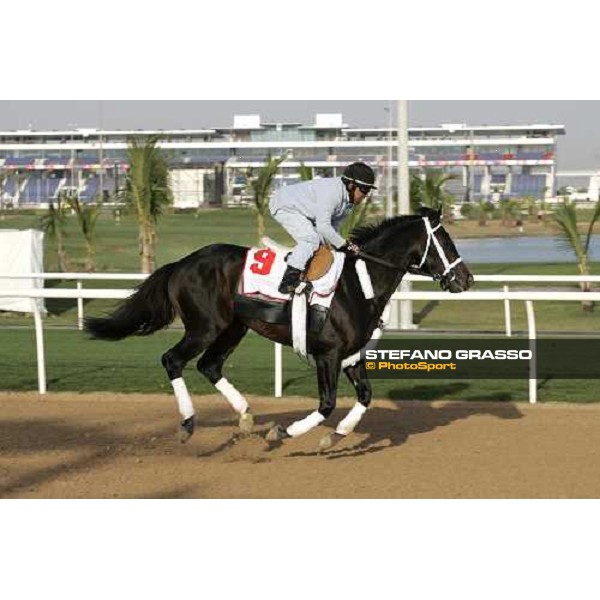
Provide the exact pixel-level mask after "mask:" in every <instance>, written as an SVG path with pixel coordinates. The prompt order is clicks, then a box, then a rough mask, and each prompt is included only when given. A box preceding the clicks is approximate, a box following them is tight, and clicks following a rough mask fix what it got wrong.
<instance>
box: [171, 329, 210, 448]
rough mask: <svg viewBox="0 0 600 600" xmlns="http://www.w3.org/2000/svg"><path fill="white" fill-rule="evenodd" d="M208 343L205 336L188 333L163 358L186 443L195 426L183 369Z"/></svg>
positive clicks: (182, 436)
mask: <svg viewBox="0 0 600 600" xmlns="http://www.w3.org/2000/svg"><path fill="white" fill-rule="evenodd" d="M206 343H207V340H206V337H205V336H200V335H198V334H194V333H190V332H188V331H186V333H185V335H184V336H183V338H182V339H181V340H180V341H179V342H178V343H177V344H176V345H175V346H173V348H171V349H170V350H167V352H165V353H164V354H163V356H162V365H163V367H164V368H165V370H166V372H167V375H168V377H169V380H170V381H171V385H172V386H173V391H174V392H175V398H176V399H177V406H178V407H179V413H180V414H181V417H182V418H183V421H182V423H181V441H182V442H186V441H187V440H188V439H189V438H190V437H191V435H192V434H193V433H194V425H195V423H194V421H195V419H194V415H195V411H194V405H193V404H192V399H191V397H190V394H189V392H188V389H187V386H186V384H185V381H184V380H183V377H182V374H183V369H184V367H185V365H186V364H187V363H188V362H189V361H190V360H192V358H194V357H195V356H197V355H198V354H199V353H200V352H201V351H202V348H204V347H205V346H206Z"/></svg>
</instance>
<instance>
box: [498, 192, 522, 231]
mask: <svg viewBox="0 0 600 600" xmlns="http://www.w3.org/2000/svg"><path fill="white" fill-rule="evenodd" d="M518 213H519V203H518V202H517V201H516V200H512V199H509V198H506V199H504V200H500V218H501V219H502V226H503V227H510V224H511V220H512V219H516V217H517V215H518Z"/></svg>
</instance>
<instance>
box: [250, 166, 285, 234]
mask: <svg viewBox="0 0 600 600" xmlns="http://www.w3.org/2000/svg"><path fill="white" fill-rule="evenodd" d="M285 159H286V157H285V156H280V157H277V158H271V157H270V156H269V157H267V162H266V163H265V165H264V166H263V167H261V168H260V169H259V170H258V175H256V176H255V177H252V173H251V172H250V173H249V174H248V180H249V182H250V187H251V188H252V200H253V202H254V208H255V209H256V230H257V233H258V240H259V243H260V240H261V239H262V237H263V236H264V235H265V217H266V215H267V212H268V210H269V195H270V193H271V187H272V185H273V181H274V179H275V175H276V174H277V170H278V169H279V165H280V164H281V163H282V162H283V161H284V160H285Z"/></svg>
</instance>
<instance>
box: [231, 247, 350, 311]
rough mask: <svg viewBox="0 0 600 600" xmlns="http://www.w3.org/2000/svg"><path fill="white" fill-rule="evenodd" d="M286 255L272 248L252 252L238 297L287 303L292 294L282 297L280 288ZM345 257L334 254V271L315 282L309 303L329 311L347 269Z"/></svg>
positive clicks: (241, 281) (248, 254)
mask: <svg viewBox="0 0 600 600" xmlns="http://www.w3.org/2000/svg"><path fill="white" fill-rule="evenodd" d="M287 253H288V252H287V251H286V252H279V251H275V250H273V249H271V248H250V249H249V250H248V253H247V254H246V262H245V264H244V270H243V272H242V277H241V278H240V285H239V293H240V294H242V295H243V296H250V297H252V296H256V297H263V298H264V299H267V300H272V301H279V302H285V301H287V300H289V299H290V294H281V293H280V292H279V291H278V290H277V288H278V287H279V284H280V283H281V279H282V277H283V274H284V272H285V268H286V267H287V263H286V262H285V257H286V255H287ZM345 258H346V257H345V255H344V254H343V253H341V252H334V253H333V264H332V265H331V268H330V269H329V270H328V271H327V272H326V273H325V274H324V275H323V276H322V277H319V278H318V279H315V280H313V281H312V285H313V289H312V291H311V293H310V297H309V299H308V301H309V304H320V305H321V306H324V307H326V308H329V306H330V305H331V301H332V300H333V293H334V292H335V288H336V286H337V282H338V279H339V278H340V275H341V274H342V269H343V268H344V259H345Z"/></svg>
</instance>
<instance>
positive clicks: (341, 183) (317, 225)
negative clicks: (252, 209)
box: [269, 162, 377, 294]
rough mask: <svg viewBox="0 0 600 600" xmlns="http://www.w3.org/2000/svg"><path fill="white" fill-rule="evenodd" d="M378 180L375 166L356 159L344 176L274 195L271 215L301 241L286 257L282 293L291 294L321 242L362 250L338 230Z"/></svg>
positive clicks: (352, 249)
mask: <svg viewBox="0 0 600 600" xmlns="http://www.w3.org/2000/svg"><path fill="white" fill-rule="evenodd" d="M374 183H375V173H373V169H371V167H369V166H368V165H366V164H365V163H362V162H355V163H352V164H351V165H348V166H347V167H346V168H345V169H344V172H343V173H342V176H341V177H330V178H324V179H312V180H310V181H303V182H301V183H296V184H294V185H289V186H286V187H282V188H280V189H279V190H278V191H277V192H275V194H273V197H272V198H271V201H270V203H269V210H270V211H271V215H273V218H274V219H275V220H276V221H277V222H278V223H280V224H281V225H282V226H283V227H284V229H285V230H286V231H287V232H288V233H289V234H290V235H291V236H292V238H293V239H294V240H295V241H296V244H297V245H296V247H295V248H294V249H293V250H292V252H291V253H290V254H289V255H288V257H287V259H286V261H287V268H286V270H285V273H284V275H283V278H282V280H281V284H280V285H279V292H280V293H282V294H289V293H291V292H293V291H294V290H295V289H296V287H297V285H298V284H299V283H300V277H301V276H302V272H303V271H304V268H305V267H306V263H307V262H308V261H309V260H310V258H311V257H312V255H313V253H314V252H316V250H317V249H318V248H319V244H320V243H321V242H329V243H330V244H331V245H332V246H333V247H334V248H336V249H337V250H342V251H345V252H351V253H353V254H355V255H357V254H358V253H359V251H360V249H359V247H358V246H357V245H356V244H352V243H351V242H348V241H346V240H345V239H344V238H343V237H342V236H341V235H340V234H339V233H338V230H339V228H340V225H341V224H342V221H343V220H344V217H345V216H346V215H347V214H348V212H350V210H352V208H353V207H354V206H358V205H359V204H360V203H361V202H362V201H363V200H364V199H365V198H366V197H367V196H368V195H369V194H370V193H371V190H373V189H377V188H376V187H375V185H374Z"/></svg>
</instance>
